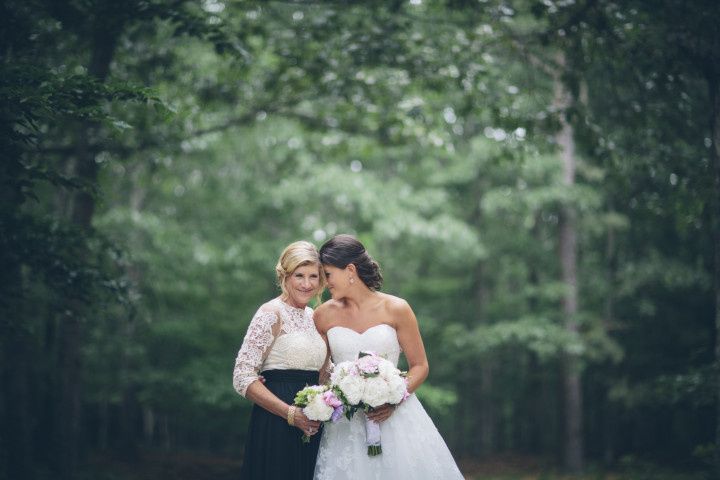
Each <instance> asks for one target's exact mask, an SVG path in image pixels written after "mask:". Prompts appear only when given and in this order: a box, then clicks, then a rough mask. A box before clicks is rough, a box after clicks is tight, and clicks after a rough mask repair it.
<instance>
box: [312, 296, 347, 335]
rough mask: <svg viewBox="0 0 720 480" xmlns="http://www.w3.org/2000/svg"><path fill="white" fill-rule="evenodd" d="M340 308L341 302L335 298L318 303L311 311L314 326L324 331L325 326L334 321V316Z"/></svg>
mask: <svg viewBox="0 0 720 480" xmlns="http://www.w3.org/2000/svg"><path fill="white" fill-rule="evenodd" d="M342 308H343V305H342V303H340V302H338V301H337V300H328V301H327V302H324V303H322V304H320V305H318V306H317V308H315V312H314V313H313V320H314V321H315V327H316V328H317V329H318V331H320V332H324V331H326V330H327V326H328V325H329V324H331V323H332V322H333V321H334V318H335V317H336V315H337V314H338V312H340V310H342Z"/></svg>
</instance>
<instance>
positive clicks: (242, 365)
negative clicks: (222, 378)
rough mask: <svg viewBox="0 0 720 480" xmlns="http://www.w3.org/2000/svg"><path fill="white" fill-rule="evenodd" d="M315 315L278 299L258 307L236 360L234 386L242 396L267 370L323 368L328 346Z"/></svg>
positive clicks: (306, 309)
mask: <svg viewBox="0 0 720 480" xmlns="http://www.w3.org/2000/svg"><path fill="white" fill-rule="evenodd" d="M312 316H313V310H312V308H310V307H305V308H304V309H302V308H295V307H292V306H290V305H288V304H287V303H285V302H283V301H282V300H280V299H279V298H275V299H273V300H271V301H269V302H267V303H266V304H265V305H263V306H262V307H260V308H259V309H258V311H257V312H256V313H255V315H254V316H253V318H252V320H251V321H250V325H249V326H248V329H247V333H246V334H245V339H244V340H243V343H242V347H240V351H239V352H238V354H237V358H236V359H235V369H234V370H233V386H234V387H235V390H236V391H237V392H238V393H239V394H240V395H242V396H245V392H246V391H247V388H248V387H249V386H250V384H251V383H253V382H254V381H255V380H257V379H258V375H259V373H260V372H262V371H264V370H287V369H296V370H320V368H321V367H322V365H323V362H324V361H325V357H326V354H327V347H326V346H325V342H324V341H323V339H322V337H321V336H320V334H319V333H318V332H317V330H316V329H315V323H314V322H313V318H312Z"/></svg>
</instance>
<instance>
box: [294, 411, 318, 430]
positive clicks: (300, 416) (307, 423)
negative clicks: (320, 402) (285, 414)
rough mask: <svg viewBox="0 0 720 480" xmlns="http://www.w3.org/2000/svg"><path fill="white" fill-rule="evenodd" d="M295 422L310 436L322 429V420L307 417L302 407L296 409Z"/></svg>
mask: <svg viewBox="0 0 720 480" xmlns="http://www.w3.org/2000/svg"><path fill="white" fill-rule="evenodd" d="M294 423H295V426H296V427H297V428H299V429H300V430H302V431H303V433H304V434H305V435H307V436H309V437H312V436H313V435H315V434H316V433H318V431H319V430H320V422H318V421H316V420H310V419H309V418H307V417H306V416H305V414H304V413H303V412H302V408H300V407H297V409H296V410H295V422H294Z"/></svg>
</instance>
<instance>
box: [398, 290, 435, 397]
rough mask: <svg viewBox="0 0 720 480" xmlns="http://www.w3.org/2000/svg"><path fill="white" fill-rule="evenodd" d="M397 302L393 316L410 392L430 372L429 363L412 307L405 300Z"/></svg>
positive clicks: (420, 383) (421, 382)
mask: <svg viewBox="0 0 720 480" xmlns="http://www.w3.org/2000/svg"><path fill="white" fill-rule="evenodd" d="M399 303H400V305H398V306H395V307H394V308H396V309H397V310H398V313H397V316H396V317H395V318H397V324H396V327H395V329H396V331H397V336H398V341H399V342H400V348H402V350H403V352H404V353H405V358H407V361H408V391H409V392H410V393H412V392H414V391H415V390H417V389H418V387H420V385H422V384H423V382H424V381H425V379H426V378H427V376H428V374H429V373H430V365H429V364H428V360H427V355H426V354H425V345H424V344H423V341H422V337H421V336H420V328H419V327H418V322H417V318H415V313H413V311H412V308H410V305H408V303H407V302H406V301H404V300H402V301H401V302H399Z"/></svg>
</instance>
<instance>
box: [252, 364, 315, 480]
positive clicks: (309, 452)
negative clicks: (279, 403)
mask: <svg viewBox="0 0 720 480" xmlns="http://www.w3.org/2000/svg"><path fill="white" fill-rule="evenodd" d="M261 375H262V376H263V377H265V386H266V387H267V388H268V390H270V391H271V392H272V393H274V394H275V395H276V396H277V397H278V398H280V399H281V400H283V401H284V402H285V403H287V404H288V405H292V404H293V400H294V399H295V394H296V393H297V392H299V391H300V390H302V389H303V388H305V386H306V385H317V384H318V372H317V371H309V370H267V371H265V372H262V373H261ZM321 432H322V430H321ZM302 435H303V432H302V430H300V429H299V428H297V427H291V426H290V425H288V423H287V420H286V419H284V418H281V417H279V416H277V415H275V414H273V413H270V412H268V411H267V410H265V409H264V408H262V407H260V406H258V405H254V406H253V410H252V416H251V417H250V426H249V427H248V435H247V440H246V442H245V456H244V459H243V466H242V470H241V473H240V478H241V479H242V480H275V479H277V480H285V479H288V480H293V479H294V480H311V479H312V478H313V473H314V471H315V460H316V458H317V454H318V448H319V447H320V433H318V434H316V435H313V436H312V437H310V443H303V442H302Z"/></svg>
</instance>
